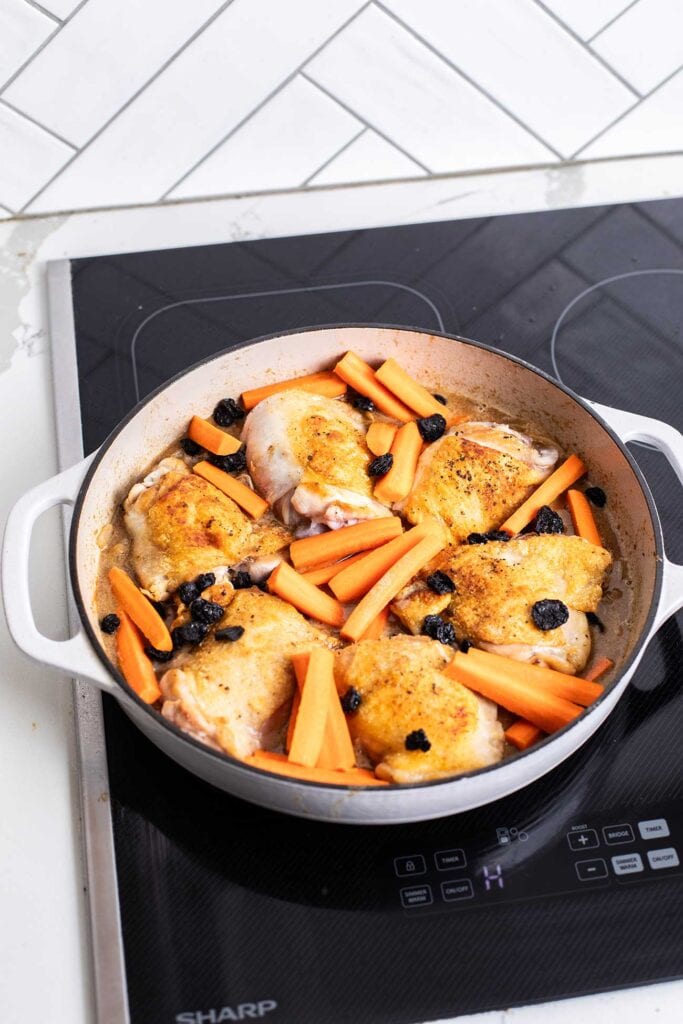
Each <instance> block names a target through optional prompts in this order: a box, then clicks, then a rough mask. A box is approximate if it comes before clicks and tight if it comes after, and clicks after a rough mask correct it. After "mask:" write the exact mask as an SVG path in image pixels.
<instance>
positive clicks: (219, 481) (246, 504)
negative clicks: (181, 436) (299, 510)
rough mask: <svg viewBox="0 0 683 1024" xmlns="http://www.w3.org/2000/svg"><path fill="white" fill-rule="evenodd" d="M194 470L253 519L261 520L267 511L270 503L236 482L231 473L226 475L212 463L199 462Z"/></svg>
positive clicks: (240, 482) (249, 488)
mask: <svg viewBox="0 0 683 1024" xmlns="http://www.w3.org/2000/svg"><path fill="white" fill-rule="evenodd" d="M192 468H193V470H194V472H195V473H196V474H197V476H201V477H203V478H204V480H208V481H209V483H210V484H213V485H214V487H217V488H218V490H219V491H223V494H227V496H228V497H229V498H232V500H233V501H234V502H236V503H237V504H238V505H239V506H240V508H243V509H244V511H245V512H248V513H249V515H250V516H251V517H252V519H260V518H261V516H262V515H263V513H264V512H266V511H267V509H268V502H267V501H264V499H263V498H262V497H261V495H260V494H257V493H256V491H252V489H251V487H247V485H246V484H243V483H242V481H241V480H236V479H235V478H234V476H230V474H229V473H224V472H223V470H222V469H218V467H217V466H212V465H211V463H210V462H197V463H195V465H194V466H193V467H192Z"/></svg>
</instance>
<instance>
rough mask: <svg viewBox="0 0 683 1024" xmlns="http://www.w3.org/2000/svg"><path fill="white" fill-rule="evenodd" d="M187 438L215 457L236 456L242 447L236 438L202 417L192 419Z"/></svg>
mask: <svg viewBox="0 0 683 1024" xmlns="http://www.w3.org/2000/svg"><path fill="white" fill-rule="evenodd" d="M187 436H188V437H189V438H190V440H191V441H195V442H196V443H197V444H198V445H200V447H202V448H205V449H206V451H207V452H212V453H213V454H214V455H234V453H235V452H237V451H239V450H240V448H241V447H242V444H241V442H240V441H239V440H238V439H237V438H236V437H233V436H232V434H226V432H225V431H224V430H221V429H220V427H215V426H214V425H213V423H210V422H209V421H208V420H203V419H202V418H201V416H193V417H192V419H191V420H190V426H189V427H188V431H187Z"/></svg>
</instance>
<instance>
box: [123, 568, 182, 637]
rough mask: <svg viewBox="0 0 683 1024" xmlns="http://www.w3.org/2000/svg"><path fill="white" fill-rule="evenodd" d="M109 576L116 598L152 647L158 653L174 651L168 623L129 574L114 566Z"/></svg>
mask: <svg viewBox="0 0 683 1024" xmlns="http://www.w3.org/2000/svg"><path fill="white" fill-rule="evenodd" d="M107 575H108V578H109V586H110V587H111V589H112V593H113V595H114V597H115V598H116V600H117V601H118V603H119V604H120V605H121V607H122V608H123V610H124V611H125V612H127V613H128V615H130V617H131V619H132V620H133V622H134V623H135V625H136V626H137V627H138V629H139V630H140V632H141V633H142V634H143V635H144V636H145V637H146V638H147V640H148V641H149V642H150V644H151V645H152V647H156V649H157V650H158V651H172V650H173V640H172V639H171V634H170V633H169V631H168V629H167V628H166V623H165V622H164V620H163V619H162V618H161V616H160V615H159V612H158V611H157V610H156V608H155V607H154V605H153V604H152V602H151V601H150V600H149V598H147V597H145V595H144V594H143V593H142V591H141V590H140V588H139V587H136V585H135V583H133V581H132V579H131V578H130V576H129V575H128V573H127V572H124V571H123V569H119V568H118V566H116V565H113V566H112V567H111V569H110V570H109V572H108V574H107Z"/></svg>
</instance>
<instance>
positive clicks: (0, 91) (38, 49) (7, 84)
mask: <svg viewBox="0 0 683 1024" xmlns="http://www.w3.org/2000/svg"><path fill="white" fill-rule="evenodd" d="M87 2H88V0H81V2H80V4H79V5H78V7H74V9H73V11H72V12H71V14H70V15H69V16H68V17H66V18H65V19H64V21H60V22H57V24H56V26H55V28H54V31H53V32H50V35H49V36H48V37H47V39H43V41H42V43H41V44H40V46H37V47H36V49H35V50H34V51H33V53H32V54H31V56H30V57H29V58H28V60H25V61H24V63H23V64H20V65H19V67H18V68H17V70H16V71H15V72H14V73H13V74H11V75H10V76H9V78H8V79H7V80H6V81H5V82H3V83H2V85H1V86H0V96H2V94H3V93H4V91H5V89H8V88H9V87H10V85H11V84H12V82H13V81H14V79H15V78H18V77H19V75H20V74H21V73H22V71H24V70H25V69H26V68H27V67H28V65H29V64H31V63H32V62H33V61H34V60H35V59H36V57H37V56H38V54H39V53H40V52H41V50H44V49H45V47H46V46H47V45H48V43H51V42H52V40H53V39H54V38H55V36H56V35H58V34H59V33H60V32H61V31H62V29H63V28H64V26H65V25H68V23H69V22H70V21H71V19H72V18H73V17H75V16H76V15H77V14H78V12H79V11H80V9H81V7H85V5H86V4H87Z"/></svg>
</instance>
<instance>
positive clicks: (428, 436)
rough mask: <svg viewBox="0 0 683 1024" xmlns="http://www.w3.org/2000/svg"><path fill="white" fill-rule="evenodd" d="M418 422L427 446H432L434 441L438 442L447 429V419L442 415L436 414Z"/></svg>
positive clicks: (424, 417)
mask: <svg viewBox="0 0 683 1024" xmlns="http://www.w3.org/2000/svg"><path fill="white" fill-rule="evenodd" d="M416 422H417V429H418V430H419V431H420V436H421V437H422V440H423V441H425V442H426V443H427V444H431V442H432V441H438V440H439V438H440V437H443V433H444V430H445V429H446V417H445V416H442V415H441V413H439V412H435V413H434V414H433V415H432V416H423V417H422V419H419V420H417V421H416Z"/></svg>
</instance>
